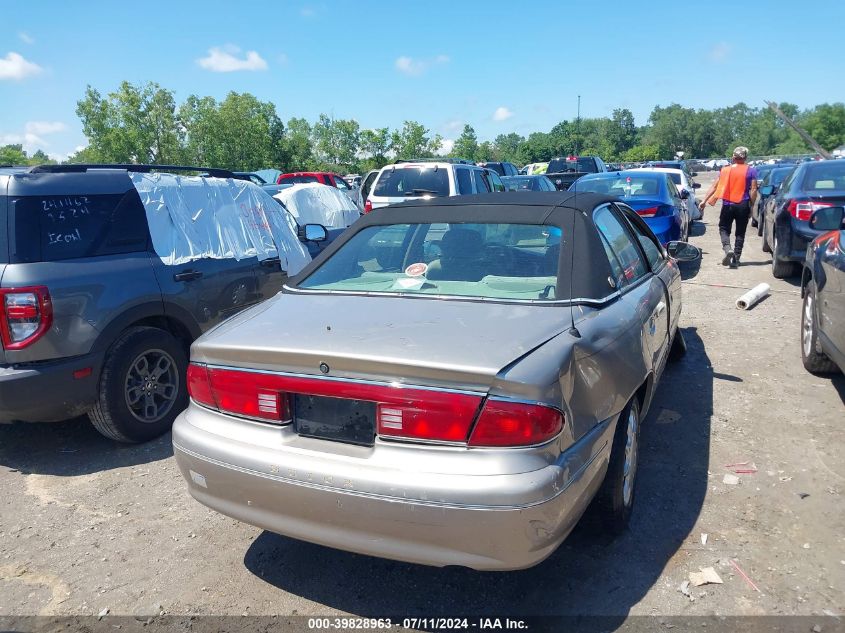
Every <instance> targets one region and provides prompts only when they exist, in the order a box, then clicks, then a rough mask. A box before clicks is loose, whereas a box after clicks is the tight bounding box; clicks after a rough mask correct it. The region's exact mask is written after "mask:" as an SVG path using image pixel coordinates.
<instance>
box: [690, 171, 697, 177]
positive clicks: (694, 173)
mask: <svg viewBox="0 0 845 633" xmlns="http://www.w3.org/2000/svg"><path fill="white" fill-rule="evenodd" d="M690 175H691V176H698V172H697V171H694V172H692V174H690Z"/></svg>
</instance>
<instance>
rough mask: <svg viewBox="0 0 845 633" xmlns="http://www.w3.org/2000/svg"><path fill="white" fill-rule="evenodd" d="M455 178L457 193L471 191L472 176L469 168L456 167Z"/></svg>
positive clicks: (469, 192)
mask: <svg viewBox="0 0 845 633" xmlns="http://www.w3.org/2000/svg"><path fill="white" fill-rule="evenodd" d="M455 179H456V180H457V181H458V193H459V194H461V195H468V194H471V193H472V176H471V175H470V173H469V169H466V168H464V167H458V168H457V169H456V170H455Z"/></svg>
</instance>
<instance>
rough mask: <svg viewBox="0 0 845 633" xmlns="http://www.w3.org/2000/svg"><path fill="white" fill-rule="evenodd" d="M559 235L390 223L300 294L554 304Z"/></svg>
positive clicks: (346, 250) (314, 276) (549, 230)
mask: <svg viewBox="0 0 845 633" xmlns="http://www.w3.org/2000/svg"><path fill="white" fill-rule="evenodd" d="M560 244H561V230H560V229H559V228H558V227H554V226H542V225H533V224H466V223H460V224H458V223H453V224H392V225H386V226H370V227H367V228H365V229H363V230H361V231H360V232H359V233H357V234H356V235H354V236H353V237H352V238H351V239H350V240H349V241H348V242H346V243H345V244H344V245H343V246H342V247H341V248H340V249H338V250H337V251H336V252H335V253H334V254H333V255H332V256H331V257H330V258H329V259H328V260H326V261H325V262H324V263H323V265H322V266H320V267H319V268H318V269H317V270H316V271H314V272H313V273H311V275H309V276H308V277H307V278H306V279H304V280H303V281H302V282H300V283H299V287H300V288H306V289H311V290H328V291H343V292H368V293H369V292H372V293H380V294H381V293H385V294H413V295H438V296H454V297H477V298H478V297H480V298H489V299H517V300H531V301H550V300H554V299H556V298H558V297H557V292H556V287H557V273H558V260H559V259H560Z"/></svg>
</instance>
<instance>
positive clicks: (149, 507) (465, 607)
mask: <svg viewBox="0 0 845 633" xmlns="http://www.w3.org/2000/svg"><path fill="white" fill-rule="evenodd" d="M711 178H712V175H710V176H707V175H702V176H701V177H699V182H701V183H702V186H703V188H705V189H706V188H707V187H708V186H709V184H710V182H711ZM717 218H718V207H715V208H714V207H709V208H708V210H707V212H706V215H705V218H704V221H703V222H701V223H698V224H697V225H696V228H695V230H694V233H693V234H694V237H693V238H692V241H693V243H695V244H697V245H699V246H700V247H701V248H702V249H703V251H704V258H703V261H702V262H701V263H700V266H697V265H694V266H692V267H691V268H690V269H689V270H687V271H686V275H685V276H686V281H685V284H684V309H683V317H682V327H683V330H684V336H685V337H686V340H687V342H688V345H689V352H688V354H687V356H686V357H685V358H684V359H683V360H682V361H681V362H679V363H678V364H675V365H672V366H670V368H669V369H668V370H667V372H666V374H665V376H664V378H663V381H662V384H661V385H660V387H659V389H658V392H657V396H656V401H655V402H654V405H653V407H652V410H651V412H650V414H649V417H648V420H647V422H646V423H645V425H644V427H643V435H642V449H641V451H642V453H641V470H640V480H639V483H638V490H637V507H636V509H635V513H634V517H633V520H632V526H631V529H630V531H629V532H628V533H627V534H625V535H624V536H622V537H621V538H618V539H616V540H615V541H608V540H607V539H605V538H603V537H600V536H597V535H596V534H595V531H594V529H593V528H592V527H591V525H590V524H589V523H583V524H582V525H581V526H579V528H577V529H576V531H575V532H574V533H573V534H572V536H571V537H570V538H569V539H568V540H567V542H566V543H564V545H563V546H562V547H561V548H560V549H559V550H558V552H556V553H555V554H554V555H553V556H552V557H551V558H550V559H548V560H547V561H546V562H544V563H543V564H541V565H539V566H537V567H535V568H533V569H529V570H526V571H521V572H512V573H498V574H492V573H486V574H484V573H477V572H473V571H469V570H465V569H451V568H450V569H445V570H441V569H433V568H426V567H418V566H414V565H408V564H403V563H396V562H391V561H385V560H379V559H374V558H368V557H365V556H359V555H354V554H348V553H345V552H340V551H335V550H331V549H327V548H324V547H319V546H315V545H310V544H306V543H301V542H298V541H294V540H291V539H287V538H284V537H281V536H277V535H274V534H270V533H267V532H263V531H261V530H260V529H257V528H254V527H251V526H249V525H244V524H241V523H238V522H236V521H233V520H231V519H228V518H226V517H223V516H221V515H219V514H216V513H214V512H212V511H210V510H207V509H205V508H204V507H203V506H201V505H199V504H198V503H196V502H195V501H193V500H192V499H191V498H190V497H189V496H188V493H187V491H186V487H185V485H184V483H183V481H182V479H181V477H180V475H179V473H178V471H177V468H176V465H175V463H174V460H173V456H172V450H171V445H170V436H169V435H168V436H165V437H162V438H160V439H159V440H157V441H154V442H151V443H148V444H144V445H140V446H120V445H116V444H114V443H112V442H110V441H108V440H106V439H104V438H102V437H100V436H99V435H98V434H97V433H96V432H95V431H94V429H93V428H92V427H91V426H90V425H89V424H88V423H87V422H86V421H84V420H76V421H71V422H66V423H61V424H50V425H47V424H41V425H22V424H19V425H13V426H0V616H9V615H24V614H44V615H66V614H67V615H71V614H73V615H91V614H94V615H96V614H98V613H101V612H102V611H103V610H104V609H109V611H110V613H111V614H126V615H136V616H138V615H155V614H159V613H161V612H165V613H168V614H177V615H187V614H227V615H241V614H252V615H258V614H284V615H290V614H294V615H296V614H301V615H309V614H314V615H328V614H337V613H347V614H354V615H359V616H372V617H383V616H385V615H400V614H401V615H418V616H426V617H430V616H436V615H444V616H448V615H455V614H463V615H471V614H475V615H482V614H493V615H499V616H503V615H514V616H520V615H522V616H527V615H538V614H555V615H560V614H564V615H566V614H601V615H608V616H614V617H618V618H619V620H618V621H619V622H622V621H623V618H624V617H625V616H628V615H661V616H668V615H693V614H702V615H707V614H719V615H763V614H766V615H813V616H828V618H832V616H838V615H839V614H840V613H841V612H842V611H843V609H845V591H844V590H845V499H844V498H843V494H845V456H843V448H845V378H843V376H841V375H838V376H834V377H816V376H813V375H811V374H809V373H807V372H806V371H805V370H804V369H803V367H802V365H801V358H800V348H799V317H800V307H801V298H800V296H799V287H798V280H797V279H793V280H788V281H778V280H775V279H774V278H773V277H772V275H771V271H770V263H769V262H770V259H769V257H768V256H767V255H765V254H763V253H762V251H761V249H760V238H758V237H757V236H756V232H755V231H753V230H752V229H749V236H748V240H747V246H746V250H745V253H744V256H743V265H742V266H741V267H740V268H739V269H738V270H729V269H726V268H723V267H722V266H721V265H719V261H720V259H721V249H720V247H719V238H718V229H717V226H716V222H717ZM759 282H766V283H769V284H771V287H772V292H771V295H770V296H769V297H768V298H767V299H765V300H764V301H763V302H762V303H761V304H759V305H757V306H756V307H755V308H753V309H752V310H749V311H746V312H741V311H739V310H737V309H736V308H735V307H734V301H735V299H736V298H737V297H738V296H739V295H740V294H742V292H743V291H744V289H748V288H751V287H753V286H754V285H756V284H757V283H759ZM732 464H740V465H739V466H733V467H731V466H729V465H732ZM734 471H746V472H740V473H738V474H737V473H735V472H734ZM725 475H735V477H736V478H737V479H738V483H737V484H735V485H731V484H729V483H726V482H725V481H724V478H725ZM705 535H706V539H705ZM702 567H713V568H714V570H715V571H716V572H717V573H718V575H719V576H720V578H721V580H722V581H723V583H722V584H709V585H704V586H700V587H690V589H689V593H690V595H689V596H687V595H685V594H684V593H682V591H681V590H680V587H681V585H682V583H683V581H685V580H687V579H688V576H689V573H690V572H697V571H699V568H702ZM843 620H845V617H843ZM833 621H835V622H839V620H836V619H833ZM812 626H813V625H812V623H810V625H809V626H808V627H807V629H806V630H812V629H811V627H812ZM0 628H2V627H0ZM611 628H612V627H611ZM825 630H829V629H825Z"/></svg>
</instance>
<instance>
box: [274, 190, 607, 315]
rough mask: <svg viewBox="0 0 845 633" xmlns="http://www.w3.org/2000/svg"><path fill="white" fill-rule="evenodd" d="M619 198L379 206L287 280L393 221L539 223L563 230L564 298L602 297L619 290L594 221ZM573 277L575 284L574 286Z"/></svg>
mask: <svg viewBox="0 0 845 633" xmlns="http://www.w3.org/2000/svg"><path fill="white" fill-rule="evenodd" d="M614 201H618V199H617V198H613V197H611V196H606V195H602V194H595V193H577V192H571V191H513V192H500V193H486V194H479V195H472V196H454V197H448V198H432V199H428V200H426V199H418V200H412V201H409V202H403V203H400V204H396V205H391V206H388V207H382V208H380V209H376V210H374V211H372V212H371V213H369V214H367V215H365V216H363V217H361V218H360V219H359V220H358V221H356V222H355V223H354V224H353V225H352V226H351V227H349V229H347V230H346V232H344V233H343V235H341V236H340V237H339V238H338V239H336V240H335V241H334V242H332V244H330V245H329V246H328V247H327V248H326V249H325V250H324V251H323V252H322V253H320V254H319V255H318V256H317V257H316V258H315V259H314V261H312V262H311V263H310V264H308V266H306V267H305V268H304V269H303V270H302V271H301V272H300V273H299V274H298V275H296V276H295V277H293V278H292V279H291V280H290V281H289V282H288V283H289V285H291V286H296V285H297V284H298V282H299V281H301V280H303V279H305V278H306V277H308V276H309V275H310V274H311V273H312V272H313V271H314V270H316V269H317V268H319V267H320V265H322V263H323V262H324V261H325V260H326V259H328V258H329V257H331V256H332V255H333V254H334V253H335V252H336V251H337V250H339V249H341V248H343V245H344V244H346V243H347V242H348V241H349V240H350V239H351V238H352V237H353V236H355V235H356V234H357V233H359V232H361V231H363V230H365V229H367V228H369V227H372V226H384V225H390V224H406V223H410V224H440V223H444V224H461V223H466V224H481V223H491V224H508V223H512V224H538V225H548V226H556V227H559V228H560V229H561V233H562V243H561V250H560V258H559V261H558V279H559V283H558V288H560V289H561V290H562V291H563V289H566V290H567V291H568V290H569V288H570V287H571V290H572V294H571V296H565V295H566V294H568V292H562V293H561V294H559V295H558V296H559V298H560V299H562V300H569V299H573V300H581V299H583V300H588V301H589V300H600V299H604V298H606V297H607V296H609V295H611V294H613V293H614V292H615V291H616V288H614V287H612V286H611V285H610V284H609V283H608V278H613V277H612V275H613V273H612V271H611V269H610V262H609V261H608V259H607V254H606V252H605V250H604V246H603V244H602V241H601V238H600V236H599V233H598V231H597V230H596V227H595V224H594V223H593V220H592V216H593V210H594V209H595V208H596V207H598V206H600V205H602V204H605V203H608V202H614ZM570 279H571V284H570Z"/></svg>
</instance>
